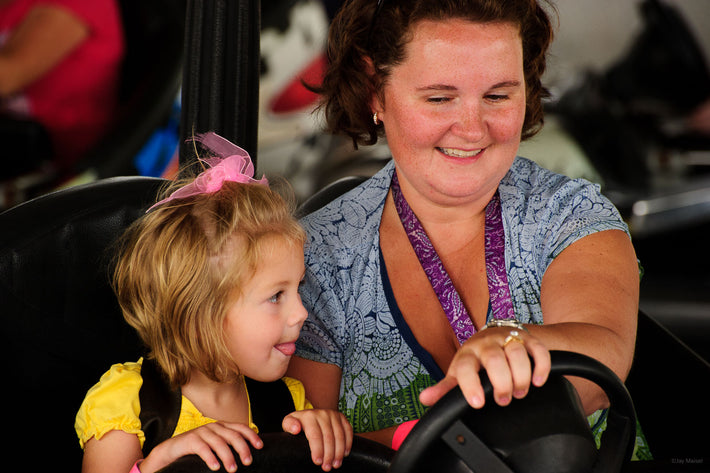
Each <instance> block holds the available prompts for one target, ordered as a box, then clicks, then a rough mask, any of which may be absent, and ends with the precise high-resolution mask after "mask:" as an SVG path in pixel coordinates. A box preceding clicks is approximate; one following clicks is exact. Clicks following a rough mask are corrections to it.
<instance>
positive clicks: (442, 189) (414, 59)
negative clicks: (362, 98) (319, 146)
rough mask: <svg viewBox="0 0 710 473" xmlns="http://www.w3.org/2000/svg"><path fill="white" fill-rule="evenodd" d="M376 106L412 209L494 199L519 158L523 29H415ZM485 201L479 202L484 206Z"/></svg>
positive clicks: (461, 23) (434, 25)
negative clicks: (423, 202) (423, 203)
mask: <svg viewBox="0 0 710 473" xmlns="http://www.w3.org/2000/svg"><path fill="white" fill-rule="evenodd" d="M412 32H413V39H412V41H411V42H410V43H409V44H408V45H407V47H406V58H405V60H404V62H403V63H401V64H400V65H397V66H395V67H393V68H392V70H391V75H390V77H389V79H388V81H387V83H386V84H385V86H384V103H380V102H375V104H374V109H375V111H377V112H378V119H380V120H381V121H382V122H383V123H384V127H385V132H386V135H387V142H388V145H389V147H390V150H391V151H392V156H393V157H394V160H395V162H396V164H397V169H398V175H399V177H400V182H401V185H402V190H403V192H405V194H406V195H407V199H408V200H410V204H413V203H414V202H413V201H414V200H415V199H421V198H423V199H427V200H428V201H431V202H435V203H436V204H438V205H444V206H449V205H460V204H465V203H467V202H472V201H475V200H477V199H484V200H483V201H486V202H487V200H488V199H490V197H491V195H492V193H493V192H494V191H495V189H496V188H497V186H498V183H499V181H500V180H501V178H502V177H503V176H504V175H505V173H506V172H507V171H508V169H509V168H510V166H511V164H512V162H513V159H514V158H515V155H516V153H517V151H518V146H519V144H520V135H521V130H522V126H523V121H524V118H525V79H524V74H523V51H522V42H521V39H520V36H519V34H518V28H517V27H516V26H515V25H512V24H509V23H473V22H470V21H465V20H459V19H453V20H447V21H441V22H434V21H422V22H420V23H418V24H416V25H415V26H414V27H413V31H412ZM483 201H482V202H483Z"/></svg>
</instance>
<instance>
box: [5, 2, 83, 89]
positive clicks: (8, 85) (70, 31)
mask: <svg viewBox="0 0 710 473" xmlns="http://www.w3.org/2000/svg"><path fill="white" fill-rule="evenodd" d="M88 36H89V29H88V27H87V26H86V25H85V24H84V23H82V22H81V20H80V19H79V18H77V17H76V16H74V15H73V14H72V13H71V12H69V11H68V10H65V9H62V8H58V7H53V6H38V7H35V8H33V9H32V10H30V11H29V13H28V14H27V17H26V18H25V19H24V20H23V21H22V23H21V24H20V25H19V26H18V27H17V29H16V30H15V31H14V32H13V34H12V36H11V37H10V38H8V40H7V42H6V43H5V44H4V45H3V46H2V48H0V97H6V96H8V95H11V94H13V93H16V92H19V91H21V90H23V89H24V88H25V87H27V86H28V85H30V84H31V83H32V82H34V81H35V80H37V79H39V78H40V77H42V76H44V74H46V73H47V72H48V71H49V70H50V69H52V68H53V67H54V66H56V65H57V64H58V63H59V62H60V61H61V60H62V59H64V58H65V57H66V56H67V55H69V54H70V53H71V52H72V51H73V50H74V49H75V48H76V47H78V46H79V45H80V44H81V43H82V42H83V41H84V40H86V38H88Z"/></svg>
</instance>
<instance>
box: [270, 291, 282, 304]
mask: <svg viewBox="0 0 710 473" xmlns="http://www.w3.org/2000/svg"><path fill="white" fill-rule="evenodd" d="M282 295H283V291H279V292H277V293H276V294H274V295H273V296H271V297H269V300H268V301H269V302H270V303H272V304H278V302H279V301H280V300H281V296H282Z"/></svg>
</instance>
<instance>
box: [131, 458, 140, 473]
mask: <svg viewBox="0 0 710 473" xmlns="http://www.w3.org/2000/svg"><path fill="white" fill-rule="evenodd" d="M142 461H143V460H138V461H137V462H135V463H134V464H133V468H131V471H129V472H128V473H141V471H140V470H139V469H138V465H140V464H141V462H142Z"/></svg>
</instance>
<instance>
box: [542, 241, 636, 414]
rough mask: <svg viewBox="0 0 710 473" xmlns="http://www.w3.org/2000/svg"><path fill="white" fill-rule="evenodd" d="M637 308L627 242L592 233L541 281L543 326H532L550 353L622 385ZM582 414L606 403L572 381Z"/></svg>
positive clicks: (630, 249)
mask: <svg viewBox="0 0 710 473" xmlns="http://www.w3.org/2000/svg"><path fill="white" fill-rule="evenodd" d="M638 302H639V268H638V262H637V259H636V254H635V251H634V248H633V245H632V244H631V240H630V238H629V237H628V235H626V234H625V233H624V232H622V231H620V230H608V231H603V232H598V233H594V234H592V235H589V236H587V237H584V238H582V239H580V240H578V241H576V242H575V243H573V244H571V245H570V246H569V247H567V248H566V249H565V250H563V251H562V253H560V255H559V256H558V257H557V258H556V259H555V260H554V261H553V262H552V264H551V265H550V266H549V268H548V269H547V271H546V272H545V275H544V276H543V280H542V290H541V305H542V313H543V318H544V325H541V326H531V327H529V328H530V332H531V333H533V334H534V335H535V336H537V337H538V338H539V339H540V340H542V342H543V343H544V344H545V345H546V346H547V347H548V348H549V349H550V350H568V351H574V352H578V353H583V354H585V355H587V356H591V357H592V358H595V359H596V360H598V361H600V362H601V363H603V364H604V365H606V366H608V367H609V368H611V369H612V370H613V371H614V372H615V373H616V374H617V376H619V377H620V378H621V379H622V380H623V379H625V378H626V376H627V374H628V372H629V370H630V368H631V362H632V360H633V354H634V347H635V341H636V322H637V318H638ZM573 382H574V384H575V386H576V387H577V390H578V391H579V394H580V396H581V398H582V403H583V405H584V408H585V411H586V412H587V413H592V412H594V411H595V410H597V409H599V408H603V407H606V406H607V405H608V400H607V399H606V396H605V395H604V393H603V392H602V390H601V389H600V388H598V387H597V386H596V385H594V384H593V383H591V382H589V381H583V380H573Z"/></svg>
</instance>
